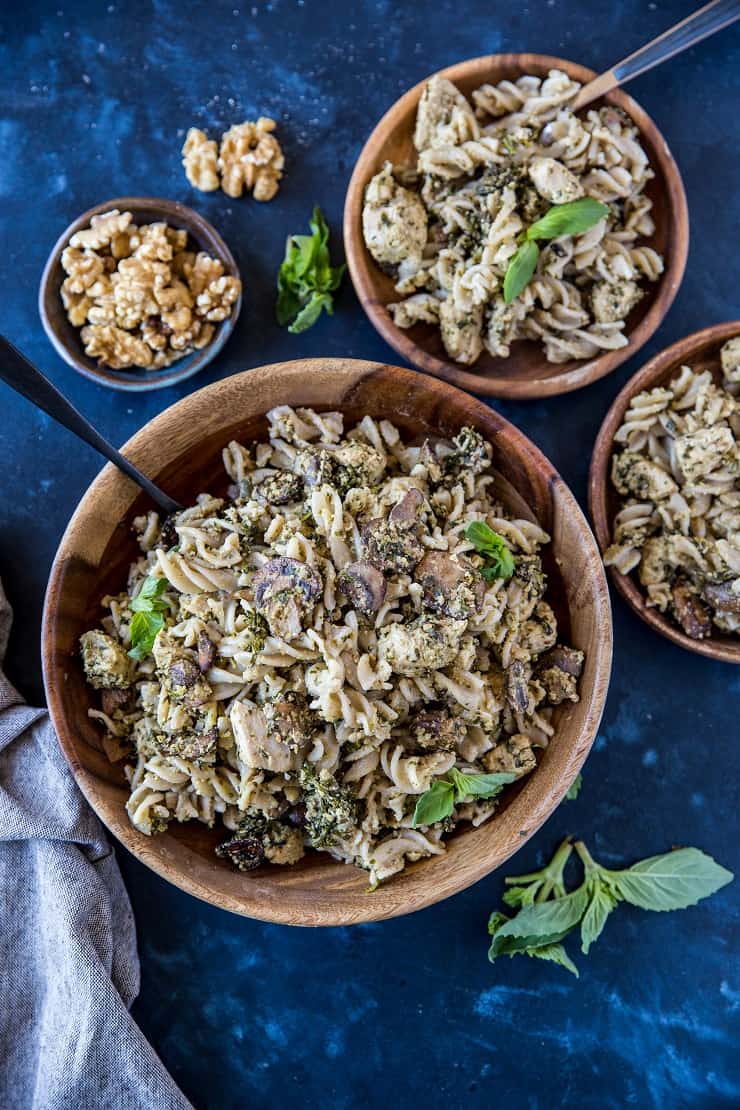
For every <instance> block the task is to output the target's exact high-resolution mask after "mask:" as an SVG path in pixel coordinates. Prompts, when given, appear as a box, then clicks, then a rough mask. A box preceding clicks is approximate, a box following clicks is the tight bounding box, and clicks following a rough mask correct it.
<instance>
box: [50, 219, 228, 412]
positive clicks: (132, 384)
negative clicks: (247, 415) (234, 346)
mask: <svg viewBox="0 0 740 1110" xmlns="http://www.w3.org/2000/svg"><path fill="white" fill-rule="evenodd" d="M112 208H117V209H118V210H119V212H131V213H132V215H133V220H134V223H136V224H142V223H155V222H157V221H159V220H164V221H165V222H166V223H167V224H169V225H170V227H173V228H184V229H185V230H186V231H187V233H188V237H189V241H191V242H192V244H193V246H194V247H195V248H196V249H197V250H202V251H206V252H207V253H208V254H210V255H211V256H212V257H214V258H218V259H219V261H220V262H221V263H222V264H223V267H224V271H225V273H227V274H231V275H232V276H233V277H239V269H238V267H237V265H236V262H235V261H234V256H233V255H232V253H231V251H230V250H229V248H228V247H227V246H226V243H225V242H224V241H223V239H222V238H221V236H220V235H219V233H218V232H217V231H216V229H215V228H214V227H213V226H212V225H211V224H210V223H209V222H208V220H206V219H204V218H203V216H201V215H199V214H198V213H197V212H195V211H193V209H192V208H187V207H186V206H185V205H184V204H179V203H178V202H177V201H174V200H163V199H160V198H159V197H115V198H114V199H113V200H106V201H104V203H103V204H96V205H95V207H94V208H90V209H88V211H87V212H83V214H82V215H81V216H80V217H79V219H77V220H75V221H74V223H72V224H70V225H69V227H68V228H67V230H66V231H65V232H63V234H62V235H60V236H59V239H58V240H57V242H56V243H55V244H54V247H53V249H52V251H51V254H50V255H49V258H48V261H47V263H46V266H45V267H44V272H43V275H42V277H41V285H40V287H39V313H40V315H41V322H42V324H43V325H44V330H45V332H46V334H47V335H48V337H49V339H50V340H51V342H52V344H53V346H54V348H55V350H56V352H57V354H59V355H60V356H61V357H62V358H63V359H64V361H65V362H66V363H68V364H69V365H70V366H72V367H74V369H75V370H77V371H78V372H79V373H80V374H82V375H83V376H84V377H86V378H90V380H91V381H94V382H98V383H99V384H100V385H107V386H110V388H111V389H123V390H127V391H129V392H131V393H140V392H143V391H145V390H150V389H164V388H165V387H166V386H168V385H174V383H175V382H182V381H185V379H186V378H191V377H192V376H193V375H194V374H197V373H198V372H199V371H200V370H202V369H203V367H204V366H207V365H208V363H209V362H211V360H212V359H214V358H215V357H216V355H217V354H218V353H219V352H220V351H221V349H222V348H223V346H224V344H225V343H226V341H227V339H228V338H229V336H230V335H231V333H232V332H233V330H234V326H235V324H236V321H237V319H238V317H239V312H240V311H241V306H242V295H241V294H240V295H239V299H238V300H237V301H236V303H235V304H234V306H233V307H232V310H231V315H230V316H228V317H227V319H226V320H224V321H223V322H222V323H220V324H218V325H217V326H216V333H215V335H214V337H213V339H212V340H211V342H210V343H209V344H208V346H207V347H204V348H203V349H202V350H201V351H194V352H193V353H192V354H191V355H186V356H185V357H184V358H181V359H178V360H177V361H176V362H173V363H172V365H171V366H168V367H167V368H166V369H164V370H138V369H135V368H131V369H129V370H112V369H111V368H110V367H109V366H99V365H98V362H97V359H94V358H90V357H89V355H86V354H85V351H84V348H83V345H82V339H81V337H80V329H79V328H76V327H74V326H73V325H72V324H71V323H70V322H69V320H68V319H67V313H66V312H65V310H64V305H63V304H62V299H61V295H60V292H59V290H60V287H61V284H62V282H63V280H64V276H65V275H64V270H63V269H62V263H61V257H62V251H63V250H64V248H65V247H66V246H67V245H68V243H69V240H70V238H71V237H72V236H73V235H74V234H75V232H76V231H80V230H81V229H82V228H84V227H87V226H88V225H89V223H90V219H91V217H92V216H98V215H100V214H101V213H102V212H109V211H110V210H111V209H112Z"/></svg>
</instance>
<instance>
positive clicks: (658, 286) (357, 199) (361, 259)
mask: <svg viewBox="0 0 740 1110" xmlns="http://www.w3.org/2000/svg"><path fill="white" fill-rule="evenodd" d="M553 68H557V69H562V70H564V71H565V72H566V73H568V75H569V76H570V77H572V78H574V79H576V80H578V81H581V82H582V83H585V82H586V81H588V80H590V79H591V78H592V77H594V76H595V74H594V73H593V71H592V70H589V69H586V67H584V66H580V65H577V64H575V63H573V62H568V61H565V60H563V59H561V58H552V57H547V56H545V55H542V54H499V55H492V56H489V57H484V58H474V59H472V60H470V61H467V62H461V63H459V64H458V65H454V66H450V67H449V68H448V69H444V70H442V71H441V73H442V75H443V76H444V77H447V78H449V79H450V80H451V81H452V82H453V83H454V84H456V85H457V86H458V88H459V89H460V90H461V92H463V93H464V94H465V95H466V96H467V97H468V98H469V97H470V96H471V94H472V92H473V90H474V89H476V88H478V87H479V86H480V85H482V84H484V83H485V82H490V83H492V84H496V83H497V82H499V81H502V80H504V79H507V80H516V79H517V78H518V77H520V76H521V75H522V73H532V74H535V75H536V76H545V75H546V74H547V72H548V71H549V70H550V69H553ZM425 85H426V81H423V82H421V83H420V84H419V85H417V86H415V88H413V89H411V90H410V91H409V92H408V93H406V94H405V95H404V96H403V97H401V99H400V100H398V101H397V102H396V104H394V105H393V107H392V108H391V109H390V110H389V111H388V112H387V113H386V115H385V116H384V117H383V119H382V120H381V121H380V123H379V124H378V125H377V127H376V128H375V130H374V131H373V133H372V135H371V136H370V138H369V139H368V141H367V143H366V145H365V147H364V149H363V151H362V153H361V155H360V158H359V161H358V163H357V166H356V168H355V171H354V173H353V176H352V180H351V182H350V186H349V189H348V192H347V200H346V205H345V217H344V220H345V223H344V235H345V249H346V253H347V259H348V263H349V268H350V273H351V275H352V280H353V282H354V285H355V289H356V291H357V295H358V297H359V299H360V301H361V303H362V305H363V307H364V308H365V311H366V312H367V314H368V316H369V317H370V319H371V321H372V323H373V324H374V325H375V327H376V328H377V330H378V331H379V332H380V333H381V335H382V336H383V337H384V338H385V339H386V340H387V342H389V343H390V344H391V346H392V347H394V348H395V350H396V351H398V352H399V353H400V354H402V355H403V356H404V357H405V358H407V359H408V360H409V361H410V362H412V363H413V364H414V365H415V366H418V367H419V369H421V370H426V371H427V372H429V373H431V374H435V375H438V376H440V377H443V378H446V379H447V380H448V381H452V382H454V383H455V384H456V385H460V386H462V387H464V388H466V389H471V390H474V391H475V392H476V393H483V394H486V395H490V396H499V397H520V398H525V397H543V396H552V395H554V394H557V393H564V392H567V391H569V390H572V389H578V388H580V387H581V386H583V385H586V384H588V383H589V382H591V381H595V380H596V379H597V378H600V377H602V376H603V375H604V374H607V373H608V372H609V371H610V370H613V369H615V368H616V367H617V366H618V365H620V364H621V363H622V362H624V360H625V359H627V358H629V357H631V356H632V355H633V354H634V353H635V351H637V350H638V349H639V347H640V346H642V344H643V343H645V342H646V341H647V340H648V339H649V338H650V336H651V335H652V333H653V332H654V331H655V329H656V328H657V327H658V325H659V324H660V322H661V320H662V319H663V317H664V316H665V313H666V312H667V311H668V308H669V306H670V304H671V302H672V300H673V298H674V297H675V295H676V293H677V291H678V287H679V285H680V283H681V278H682V277H683V272H684V269H685V265H686V254H687V249H688V214H687V207H686V198H685V195H684V191H683V185H682V182H681V177H680V174H679V172H678V168H677V167H676V164H675V162H674V161H673V158H672V156H671V154H670V151H669V150H668V147H667V145H666V143H665V140H664V139H663V137H662V136H661V134H660V132H659V131H658V129H657V127H656V126H655V124H654V123H653V122H652V120H651V119H650V118H649V116H647V115H646V113H645V112H643V110H642V109H641V108H640V107H639V105H638V104H636V103H635V101H634V100H632V99H631V97H628V96H626V95H625V94H624V93H622V92H620V91H619V90H617V91H615V92H613V93H609V94H608V95H607V96H606V97H604V98H602V99H601V100H598V101H596V102H595V103H594V104H593V105H591V106H589V109H590V108H591V107H593V108H599V107H601V106H602V105H604V104H611V105H614V106H615V107H619V108H622V109H623V110H624V111H625V112H626V113H627V114H628V115H629V116H630V117H631V118H632V119H633V120H634V122H635V123H636V124H637V126H638V128H639V130H640V133H641V141H642V144H643V146H644V148H645V151H646V153H647V155H648V158H649V160H650V164H651V166H652V168H653V170H654V171H655V176H654V178H653V179H652V180H651V181H650V182H649V183H648V186H647V188H646V190H645V191H646V193H647V195H648V196H649V197H650V199H651V200H652V201H653V212H652V215H653V218H654V221H655V232H654V234H653V235H652V236H650V237H649V238H646V239H645V240H641V243H644V244H645V245H649V246H651V247H653V248H654V249H655V250H656V251H658V252H659V253H660V254H661V255H662V256H663V258H664V262H665V271H664V273H663V275H662V276H661V278H660V279H659V280H658V281H657V282H654V283H646V285H645V289H646V293H645V296H644V297H643V298H642V300H641V301H640V302H639V304H638V305H637V306H636V307H635V308H634V309H633V310H632V312H631V313H630V315H629V317H628V319H627V327H626V329H625V330H626V334H627V335H628V337H629V344H628V345H627V346H626V347H624V348H622V349H621V350H618V351H608V352H606V353H605V354H603V355H601V356H599V357H597V358H593V359H588V360H584V359H581V360H577V361H575V360H572V361H570V362H565V363H558V364H554V363H548V362H547V361H546V359H545V356H544V353H543V351H542V348H541V346H540V345H539V344H537V343H534V342H531V341H529V340H522V341H519V342H517V343H514V344H512V348H511V354H510V356H509V357H508V358H506V359H503V358H494V357H493V356H492V355H490V354H488V352H487V351H484V352H483V354H482V355H481V356H480V358H479V359H478V361H477V362H476V364H475V367H474V368H466V367H464V366H462V365H460V364H457V363H454V362H452V361H451V360H450V359H449V356H448V355H447V353H446V352H445V349H444V345H443V343H442V338H441V335H440V332H439V328H437V327H433V326H432V325H430V324H417V325H415V326H414V327H413V328H409V329H402V328H398V327H396V325H395V324H394V323H393V320H392V318H391V316H390V314H389V312H388V310H387V308H386V305H388V304H389V303H391V302H393V301H397V300H399V296H398V294H397V293H396V291H395V289H394V286H393V279H392V278H391V277H389V276H388V275H387V274H384V273H383V272H382V270H380V268H379V267H378V266H377V265H376V263H375V262H374V261H373V259H372V257H371V256H370V253H369V252H368V250H367V248H366V247H365V243H364V240H363V237H362V203H363V193H364V189H365V186H366V185H367V183H368V181H369V180H370V178H371V177H373V175H374V174H376V173H377V172H378V171H379V170H380V169H381V168H382V166H383V163H384V162H386V161H390V162H392V163H394V165H401V166H409V167H413V166H415V163H416V150H415V147H414V144H413V131H414V124H415V119H416V109H417V105H418V102H419V99H420V97H421V94H422V92H423V89H424V86H425ZM589 109H586V110H589Z"/></svg>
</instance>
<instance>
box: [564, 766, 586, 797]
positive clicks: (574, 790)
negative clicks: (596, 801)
mask: <svg viewBox="0 0 740 1110" xmlns="http://www.w3.org/2000/svg"><path fill="white" fill-rule="evenodd" d="M582 786H583V775H582V774H581V772H580V771H579V772H578V774H577V775H576V777H575V778H574V779H573V782H572V783H571V784H570V787H569V789H568V793H567V794H566V795H565V799H564V800H565V801H566V802H574V801H575V800H576V798H577V797H578V795H579V794H580V793H581V787H582Z"/></svg>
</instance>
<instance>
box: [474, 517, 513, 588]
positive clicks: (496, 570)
mask: <svg viewBox="0 0 740 1110" xmlns="http://www.w3.org/2000/svg"><path fill="white" fill-rule="evenodd" d="M465 539H466V540H468V541H469V542H470V543H472V545H473V547H474V548H475V550H476V551H477V552H479V554H481V555H483V557H484V558H485V560H486V564H485V566H483V567H482V568H481V574H482V575H483V577H484V578H485V579H486V580H487V581H489V582H490V581H492V580H493V579H494V578H511V576H512V574H513V573H514V556H513V555H512V554H511V550H510V548H509V546H508V544H507V543H506V540H505V539H504V537H503V536H499V534H498V532H494V530H493V528H489V526H488V525H487V524H486V523H485V522H484V521H482V520H474V521H472V523H471V524H469V525H468V526H467V528H466V529H465Z"/></svg>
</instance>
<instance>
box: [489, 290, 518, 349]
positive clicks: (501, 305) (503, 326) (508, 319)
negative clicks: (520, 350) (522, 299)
mask: <svg viewBox="0 0 740 1110" xmlns="http://www.w3.org/2000/svg"><path fill="white" fill-rule="evenodd" d="M516 324H517V306H516V304H515V303H514V302H512V303H511V304H507V303H506V301H505V300H504V299H503V297H496V298H495V299H494V301H493V303H492V305H491V308H490V310H489V313H488V322H487V326H486V331H485V337H484V340H483V342H484V343H485V346H486V350H487V351H489V353H490V354H492V355H493V356H494V358H508V357H509V355H510V354H511V344H512V343H513V341H514V339H515V329H516Z"/></svg>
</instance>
